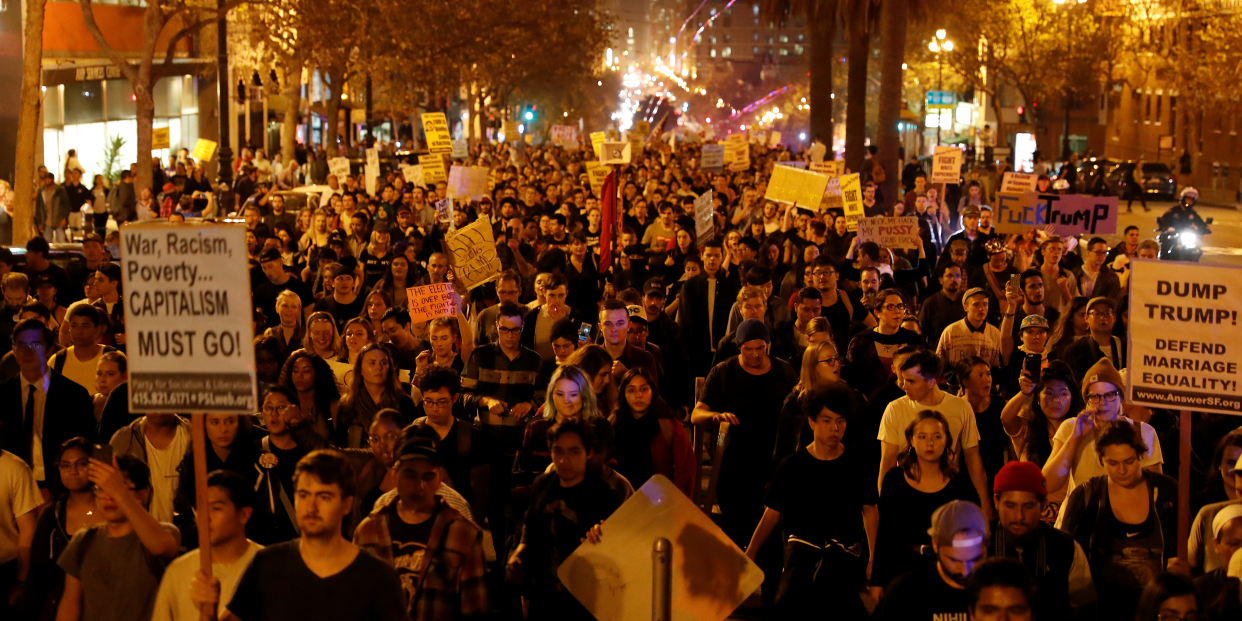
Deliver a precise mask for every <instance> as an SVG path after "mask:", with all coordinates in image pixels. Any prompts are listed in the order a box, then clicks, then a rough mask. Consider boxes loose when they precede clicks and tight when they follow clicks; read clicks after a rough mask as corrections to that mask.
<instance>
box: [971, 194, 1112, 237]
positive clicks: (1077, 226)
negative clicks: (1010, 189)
mask: <svg viewBox="0 0 1242 621" xmlns="http://www.w3.org/2000/svg"><path fill="white" fill-rule="evenodd" d="M992 210H993V213H994V214H995V217H994V218H993V219H992V223H993V226H995V227H996V230H997V232H999V233H1025V232H1026V231H1028V230H1030V229H1033V228H1037V229H1043V228H1044V227H1046V226H1049V225H1051V226H1052V231H1053V233H1054V234H1056V235H1061V236H1063V237H1072V236H1074V235H1113V234H1115V233H1116V232H1117V197H1115V196H1085V195H1082V194H1040V193H1038V192H1023V193H1022V194H1014V193H1007V192H999V193H997V195H996V205H994V206H993V207H992Z"/></svg>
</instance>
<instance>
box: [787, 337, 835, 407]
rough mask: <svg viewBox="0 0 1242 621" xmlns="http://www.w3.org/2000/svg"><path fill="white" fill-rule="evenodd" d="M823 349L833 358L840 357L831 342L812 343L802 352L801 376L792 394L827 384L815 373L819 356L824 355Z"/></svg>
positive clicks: (826, 381)
mask: <svg viewBox="0 0 1242 621" xmlns="http://www.w3.org/2000/svg"><path fill="white" fill-rule="evenodd" d="M825 349H830V350H832V355H833V356H834V357H839V356H840V355H841V352H839V351H837V346H836V345H834V344H833V343H832V341H823V342H821V343H814V344H812V345H811V346H810V347H807V348H806V351H804V352H802V374H801V375H800V376H799V377H798V385H797V386H794V392H797V393H799V394H803V393H806V392H807V391H810V390H815V389H816V388H819V387H821V386H825V385H827V384H828V380H825V379H823V378H821V377H820V376H819V373H816V369H817V367H819V360H820V356H822V355H824V353H823V352H824V350H825ZM840 375H841V374H840V373H837V376H838V377H840Z"/></svg>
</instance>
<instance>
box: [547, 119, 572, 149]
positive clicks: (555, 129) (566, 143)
mask: <svg viewBox="0 0 1242 621" xmlns="http://www.w3.org/2000/svg"><path fill="white" fill-rule="evenodd" d="M552 144H554V145H556V146H558V147H560V148H562V149H577V148H578V128H577V127H574V126H573V125H553V126H552Z"/></svg>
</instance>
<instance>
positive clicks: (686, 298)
mask: <svg viewBox="0 0 1242 621" xmlns="http://www.w3.org/2000/svg"><path fill="white" fill-rule="evenodd" d="M717 275H718V277H717V279H716V290H715V301H714V310H715V313H714V314H713V316H712V321H711V324H712V325H711V327H710V329H709V326H708V313H707V284H708V283H707V274H706V273H702V274H699V275H698V276H695V277H694V278H691V279H689V280H686V281H684V283H683V284H682V286H681V291H679V292H678V294H677V295H678V300H679V301H680V304H679V308H678V311H677V323H678V324H679V325H680V326H681V335H682V339H683V341H682V342H683V344H684V345H685V347H686V351H687V352H689V353H690V356H691V363H692V364H693V367H694V370H695V371H696V372H699V373H701V374H703V375H706V374H707V371H708V370H709V369H708V368H707V365H708V364H710V363H711V359H712V346H713V345H714V343H713V342H712V335H715V337H716V339H717V340H718V339H720V338H722V337H723V336H724V335H725V334H726V333H727V332H728V331H729V309H731V308H733V303H734V302H736V301H737V292H738V290H739V289H740V288H741V286H740V285H739V284H738V279H737V271H736V270H733V271H731V272H730V273H729V274H728V275H726V276H724V277H719V272H717Z"/></svg>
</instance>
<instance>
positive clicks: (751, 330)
mask: <svg viewBox="0 0 1242 621" xmlns="http://www.w3.org/2000/svg"><path fill="white" fill-rule="evenodd" d="M756 340H762V341H763V342H764V343H771V342H772V335H771V334H770V333H769V332H768V326H767V324H765V323H763V322H762V321H760V320H758V319H747V320H746V321H743V322H742V323H740V324H738V326H737V333H736V335H734V337H733V342H734V343H736V344H737V345H738V346H741V345H742V344H743V343H749V342H750V341H756Z"/></svg>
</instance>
